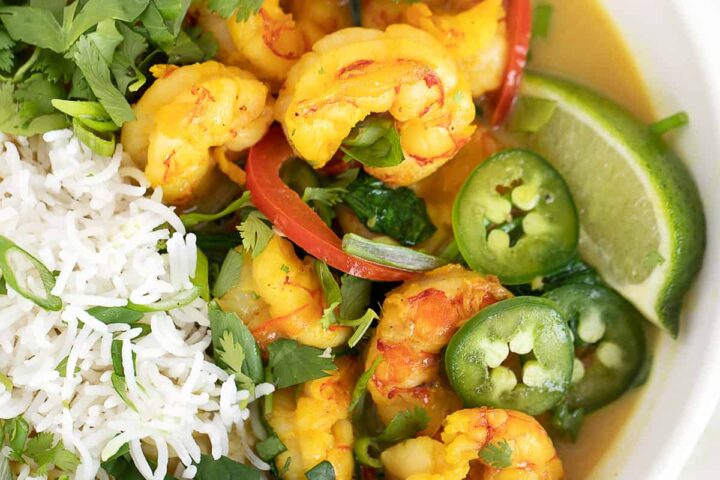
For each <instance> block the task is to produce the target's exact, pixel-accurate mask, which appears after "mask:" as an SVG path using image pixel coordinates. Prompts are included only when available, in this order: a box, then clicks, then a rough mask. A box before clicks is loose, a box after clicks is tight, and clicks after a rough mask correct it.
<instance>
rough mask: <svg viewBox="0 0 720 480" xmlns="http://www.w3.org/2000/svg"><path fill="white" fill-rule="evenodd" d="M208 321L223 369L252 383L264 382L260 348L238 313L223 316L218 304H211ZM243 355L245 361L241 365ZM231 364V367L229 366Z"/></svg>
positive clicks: (213, 302)
mask: <svg viewBox="0 0 720 480" xmlns="http://www.w3.org/2000/svg"><path fill="white" fill-rule="evenodd" d="M209 317H210V330H211V332H212V345H213V350H214V351H215V361H216V362H217V364H218V365H219V366H220V367H221V368H229V369H230V370H231V373H236V374H237V373H242V374H243V375H244V376H246V377H247V378H249V379H250V380H251V381H252V382H253V383H260V382H262V381H263V378H264V372H263V365H262V359H261V358H260V347H258V344H257V342H255V339H254V338H253V336H252V333H250V330H248V328H247V327H246V326H245V324H244V323H243V322H242V321H241V320H240V318H239V317H238V316H237V315H236V314H235V313H232V312H223V311H222V310H221V309H220V307H219V306H218V305H217V303H216V302H215V301H212V302H210V305H209ZM228 335H229V339H228ZM240 352H242V355H243V359H242V361H238V358H239V353H240ZM228 360H229V361H230V362H231V364H229V363H226V361H228Z"/></svg>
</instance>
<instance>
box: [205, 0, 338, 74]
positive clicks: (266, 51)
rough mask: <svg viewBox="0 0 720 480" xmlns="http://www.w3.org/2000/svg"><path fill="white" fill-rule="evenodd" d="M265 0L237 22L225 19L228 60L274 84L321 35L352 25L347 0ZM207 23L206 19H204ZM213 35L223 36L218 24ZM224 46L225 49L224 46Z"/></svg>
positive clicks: (233, 19)
mask: <svg viewBox="0 0 720 480" xmlns="http://www.w3.org/2000/svg"><path fill="white" fill-rule="evenodd" d="M283 3H285V5H282V4H281V3H280V2H279V0H265V1H264V2H263V4H262V7H261V8H260V11H259V12H258V13H257V14H256V15H253V16H252V17H250V18H249V19H247V20H244V21H240V22H238V21H237V19H236V17H235V15H232V16H231V17H230V18H229V19H228V20H227V22H226V28H227V32H228V33H229V37H230V39H232V43H233V44H234V49H233V50H234V51H231V52H229V54H226V55H225V56H226V58H228V60H229V61H230V62H231V63H233V64H235V65H238V66H241V67H243V68H247V69H248V70H250V71H251V72H253V73H255V74H257V75H258V77H260V78H261V79H263V80H265V81H267V82H270V83H271V84H272V85H273V87H278V86H279V85H280V84H281V83H282V82H283V80H285V77H286V76H287V73H288V71H289V70H290V67H292V66H293V65H294V64H295V63H296V62H297V61H298V60H299V59H300V57H301V56H302V55H303V54H304V53H305V52H307V51H309V50H310V48H311V47H312V45H313V43H315V42H316V41H317V40H318V39H320V38H321V37H323V36H324V35H326V34H328V33H331V32H334V31H336V30H339V29H341V28H346V27H349V26H351V25H352V16H351V11H350V5H349V2H344V1H343V0H289V1H287V2H283ZM205 23H206V24H211V22H210V21H205ZM211 26H212V27H213V30H215V31H218V33H216V36H217V37H219V38H227V37H226V34H225V33H224V32H223V31H222V29H221V27H220V25H217V24H212V25H211ZM225 50H227V49H225Z"/></svg>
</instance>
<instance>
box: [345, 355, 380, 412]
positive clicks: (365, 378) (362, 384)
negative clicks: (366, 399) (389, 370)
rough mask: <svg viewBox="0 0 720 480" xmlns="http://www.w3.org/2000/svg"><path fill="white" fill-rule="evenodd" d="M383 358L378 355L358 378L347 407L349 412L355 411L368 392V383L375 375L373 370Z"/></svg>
mask: <svg viewBox="0 0 720 480" xmlns="http://www.w3.org/2000/svg"><path fill="white" fill-rule="evenodd" d="M382 360H383V357H382V355H379V356H378V357H376V358H375V360H374V361H373V363H372V365H370V368H368V369H367V370H365V371H364V372H363V374H362V375H360V378H358V380H357V382H356V383H355V387H353V392H352V398H351V400H350V406H349V407H348V410H349V411H351V412H352V411H353V410H355V407H357V406H358V405H359V404H360V400H361V399H362V397H363V396H365V394H366V393H367V391H368V387H367V386H368V382H369V381H370V379H371V378H372V377H373V375H375V370H376V369H377V367H378V365H380V362H382Z"/></svg>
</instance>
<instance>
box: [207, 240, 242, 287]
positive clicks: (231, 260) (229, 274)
mask: <svg viewBox="0 0 720 480" xmlns="http://www.w3.org/2000/svg"><path fill="white" fill-rule="evenodd" d="M242 268H243V254H242V252H241V251H238V250H237V249H235V248H232V249H230V250H228V252H227V255H225V260H223V263H222V266H221V267H220V273H218V276H217V279H216V280H215V285H214V286H213V291H212V294H213V296H214V297H216V298H220V297H222V296H223V295H225V294H226V293H227V292H228V291H229V290H230V289H231V288H233V287H234V286H235V285H237V283H238V282H239V281H240V272H241V271H242Z"/></svg>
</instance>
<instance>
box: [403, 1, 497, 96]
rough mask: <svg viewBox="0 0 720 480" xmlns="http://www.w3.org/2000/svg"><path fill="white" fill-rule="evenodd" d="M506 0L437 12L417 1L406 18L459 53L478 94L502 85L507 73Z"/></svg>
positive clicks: (453, 52) (457, 55)
mask: <svg viewBox="0 0 720 480" xmlns="http://www.w3.org/2000/svg"><path fill="white" fill-rule="evenodd" d="M504 17H505V11H504V9H503V6H502V0H484V1H483V2H480V3H478V4H477V5H475V6H474V7H472V8H470V9H469V10H465V11H463V12H460V13H457V14H446V15H443V14H434V13H433V12H432V11H431V10H430V8H428V6H427V5H425V4H423V3H415V4H413V5H411V6H410V8H408V9H407V10H406V11H405V12H404V16H403V21H404V22H405V23H407V24H409V25H413V26H415V27H418V28H420V29H422V30H424V31H426V32H428V33H430V34H431V35H433V36H434V37H435V38H437V39H438V40H439V41H441V42H442V43H443V45H445V47H446V48H447V49H448V50H449V51H450V52H451V53H452V54H453V55H454V56H455V58H456V60H457V62H458V64H459V66H460V68H461V69H462V71H463V72H465V74H466V75H467V76H468V79H469V80H470V86H471V88H472V93H473V96H474V97H479V96H481V95H483V94H484V93H486V92H489V91H492V90H495V89H497V88H498V87H500V85H501V84H502V81H503V76H504V74H505V64H506V63H507V55H508V52H507V50H508V47H507V40H506V38H505V36H506V35H505V23H504Z"/></svg>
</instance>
